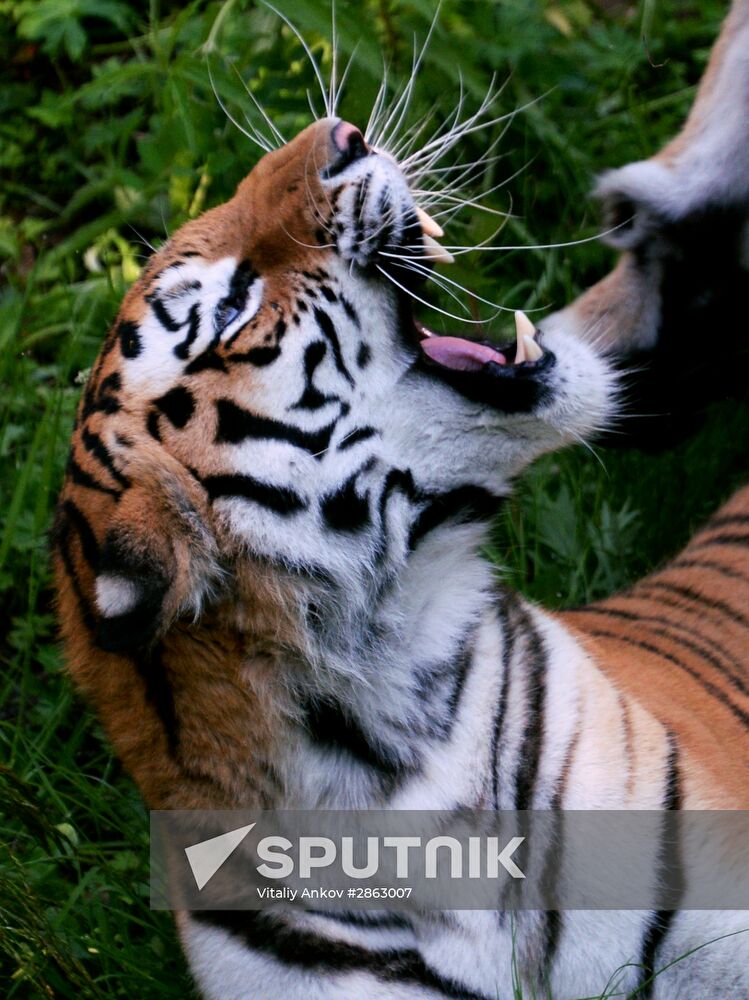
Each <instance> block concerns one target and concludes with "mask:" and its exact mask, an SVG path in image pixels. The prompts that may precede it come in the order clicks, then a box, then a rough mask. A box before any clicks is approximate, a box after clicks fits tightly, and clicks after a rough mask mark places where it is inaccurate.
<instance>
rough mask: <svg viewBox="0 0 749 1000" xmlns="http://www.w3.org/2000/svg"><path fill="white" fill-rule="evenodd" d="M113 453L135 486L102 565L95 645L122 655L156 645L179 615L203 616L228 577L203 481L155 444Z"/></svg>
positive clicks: (121, 507) (106, 543) (110, 531)
mask: <svg viewBox="0 0 749 1000" xmlns="http://www.w3.org/2000/svg"><path fill="white" fill-rule="evenodd" d="M109 446H110V450H111V451H112V453H113V454H114V455H116V458H117V464H118V466H120V467H121V470H122V472H123V474H125V475H126V476H127V478H128V480H129V482H130V483H131V485H130V487H129V488H128V489H127V490H125V492H124V493H123V495H122V496H121V498H120V500H119V502H118V504H117V507H116V509H115V510H114V512H113V513H114V516H113V517H112V518H111V520H110V522H109V525H108V527H107V531H106V534H105V536H104V539H103V543H102V545H101V549H100V552H99V558H98V560H97V572H96V583H95V605H96V611H97V616H96V617H97V623H96V642H97V644H98V645H99V646H100V647H101V648H102V649H105V650H107V651H108V652H119V653H122V652H129V651H134V650H139V649H144V648H147V647H148V646H150V645H152V644H153V642H155V641H156V640H157V639H158V638H160V636H162V635H163V634H164V633H165V632H166V631H167V629H168V628H169V626H170V625H171V624H172V622H173V621H174V620H175V618H177V617H178V616H179V615H182V614H190V615H192V616H193V617H197V616H198V615H199V614H200V610H201V607H202V606H203V604H204V602H205V600H206V599H207V598H210V597H211V596H212V595H213V594H214V593H215V592H216V590H217V589H218V587H219V586H220V582H221V579H222V575H223V573H222V569H221V566H220V563H219V556H218V549H217V545H216V541H215V538H214V536H213V533H212V531H211V530H210V528H209V519H210V511H209V509H208V504H207V498H206V496H205V492H204V491H203V489H202V487H201V486H200V484H199V483H198V482H197V480H196V479H194V477H193V476H191V474H190V473H189V472H188V471H187V470H186V469H185V468H184V467H183V466H182V465H180V464H179V463H177V462H176V461H175V460H174V459H173V458H172V456H170V455H169V454H168V453H167V452H166V451H165V450H164V449H163V448H162V447H161V446H160V445H158V444H157V443H156V442H153V443H152V442H150V441H143V442H139V443H138V445H137V446H134V445H131V444H129V443H128V445H127V446H126V447H125V446H123V445H122V444H121V443H119V446H118V444H117V443H110V445H109Z"/></svg>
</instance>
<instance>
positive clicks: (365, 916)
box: [304, 909, 413, 930]
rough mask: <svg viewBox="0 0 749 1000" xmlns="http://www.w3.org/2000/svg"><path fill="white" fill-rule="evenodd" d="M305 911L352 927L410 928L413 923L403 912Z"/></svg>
mask: <svg viewBox="0 0 749 1000" xmlns="http://www.w3.org/2000/svg"><path fill="white" fill-rule="evenodd" d="M304 912H305V913H309V914H312V916H315V917H324V918H325V919H327V920H336V921H337V922H338V923H339V924H348V925H349V926H352V927H377V928H383V927H385V928H391V929H393V930H412V929H413V924H412V923H411V921H410V920H409V919H408V917H407V916H406V915H405V914H403V913H391V912H389V911H388V912H386V913H372V912H370V911H369V910H312V909H305V911H304Z"/></svg>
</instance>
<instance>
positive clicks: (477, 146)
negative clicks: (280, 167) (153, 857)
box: [0, 0, 748, 998]
mask: <svg viewBox="0 0 749 1000" xmlns="http://www.w3.org/2000/svg"><path fill="white" fill-rule="evenodd" d="M279 6H280V7H281V8H282V9H283V10H284V11H285V12H286V13H287V14H288V15H289V16H290V17H291V18H293V20H294V22H295V24H296V25H297V26H298V27H299V29H300V30H301V31H302V32H303V33H304V34H305V37H307V38H308V39H309V41H310V44H311V45H312V48H313V51H314V53H315V56H316V57H317V59H318V60H319V61H320V62H321V64H322V66H323V69H324V70H325V71H328V70H329V68H330V60H331V47H330V43H329V39H330V20H331V18H330V7H329V3H328V0H293V2H292V0H286V2H283V3H281V2H280V0H279ZM433 12H434V5H433V4H432V3H430V2H429V0H360V2H358V3H355V2H353V0H348V2H346V0H338V45H339V49H340V52H341V55H342V57H344V58H346V57H348V56H349V55H351V54H352V53H353V66H352V71H351V76H350V84H349V86H348V89H347V91H346V93H345V95H344V97H343V101H342V106H341V111H342V113H343V114H344V115H345V116H346V117H347V118H349V119H350V120H353V121H356V122H365V121H366V120H367V118H368V116H369V110H370V108H371V105H372V101H373V100H374V97H375V94H376V92H377V88H378V86H379V84H380V80H381V77H382V59H383V56H384V57H385V58H386V60H387V62H388V64H389V66H390V78H391V80H392V81H393V82H397V81H400V80H403V78H404V77H407V75H408V73H409V71H410V62H411V54H412V37H413V35H414V34H416V35H417V36H419V37H421V38H423V37H424V36H425V34H426V32H427V30H428V28H429V23H430V21H431V18H432V15H433ZM723 12H724V3H723V2H722V0H661V2H653V0H645V2H644V3H642V4H638V3H636V2H634V0H633V2H632V3H627V2H617V0H608V2H606V3H603V2H601V3H595V2H592V0H486V2H483V3H471V2H469V0H448V2H445V4H444V6H443V8H442V10H441V11H440V15H439V19H438V23H437V26H436V29H435V32H434V37H433V40H432V43H431V45H430V47H429V50H428V52H427V54H426V57H425V60H424V66H423V69H422V73H421V78H420V84H419V88H418V93H417V95H416V98H415V101H414V106H413V109H412V114H411V121H412V122H416V121H419V120H420V119H421V118H422V117H423V116H424V115H425V114H426V113H427V112H428V110H429V109H430V108H431V107H432V105H433V104H435V102H436V107H435V121H439V120H441V119H443V118H444V117H445V116H446V115H447V114H449V112H450V111H451V109H452V108H454V107H455V103H456V100H457V95H458V93H459V89H460V86H461V85H462V86H463V87H464V89H465V92H466V94H467V101H468V103H469V104H470V103H471V102H473V104H474V105H475V104H476V103H478V101H480V99H481V97H482V96H483V95H484V93H485V92H486V89H487V86H488V84H489V81H490V79H491V77H492V74H494V73H496V74H497V75H498V78H499V79H505V78H506V79H507V83H506V85H505V87H504V89H503V92H502V94H501V96H500V98H499V99H498V101H497V104H496V107H497V108H498V111H499V113H501V112H510V111H512V110H513V109H515V108H523V109H524V110H522V111H521V112H520V113H518V114H517V115H514V116H512V117H511V118H510V119H508V120H507V121H505V122H503V123H500V124H497V125H496V126H494V127H493V128H491V129H489V130H488V131H487V132H486V133H477V134H475V135H473V136H471V137H470V138H469V139H468V140H467V142H466V145H465V147H464V148H463V149H462V150H461V152H460V156H461V157H462V158H463V159H464V160H465V162H469V161H470V160H472V159H474V158H476V157H477V156H478V155H480V153H481V152H482V150H484V149H485V148H486V146H487V145H488V143H490V142H491V141H492V140H493V139H494V138H496V137H497V136H498V134H499V131H500V130H501V129H506V133H505V135H504V137H503V139H502V142H501V145H500V147H499V148H500V152H501V154H502V157H501V159H499V160H498V161H497V162H496V163H494V164H492V165H491V166H490V167H489V168H488V169H487V170H486V171H485V172H484V173H483V175H482V176H481V177H480V178H479V179H478V181H477V183H476V184H475V188H474V189H472V192H471V193H472V195H473V197H475V198H480V197H481V196H482V194H483V195H484V200H485V202H486V203H487V204H489V205H490V206H492V207H494V208H495V209H498V210H500V211H508V210H510V209H511V211H512V216H511V217H509V218H507V219H506V220H505V221H504V225H503V228H502V231H501V234H500V235H499V237H497V238H496V239H495V240H494V241H492V242H495V243H503V244H510V245H523V246H532V245H545V244H550V243H551V244H555V243H563V242H566V241H570V240H580V239H584V238H586V237H591V236H594V235H595V233H596V231H597V227H598V224H599V222H598V218H597V215H596V211H595V207H594V206H592V205H591V204H590V203H589V202H588V200H587V192H588V190H589V188H590V184H591V180H592V177H593V175H594V173H595V172H596V171H598V170H600V169H603V168H604V167H607V166H613V165H617V164H620V163H624V162H626V161H628V160H631V159H635V158H638V157H642V156H646V155H649V154H650V153H651V152H652V151H653V150H654V149H655V148H656V147H657V146H658V145H659V144H660V143H662V142H663V141H664V140H665V139H666V138H667V137H668V136H669V135H670V134H671V133H672V132H673V131H674V130H675V129H676V128H677V127H678V124H679V122H680V121H681V119H682V117H683V115H684V113H685V111H686V109H687V107H688V105H689V101H690V99H691V97H692V95H693V88H694V84H695V83H696V81H697V80H698V78H699V76H700V73H701V71H702V69H703V66H704V63H705V60H706V58H707V53H708V50H709V46H710V43H711V41H712V39H713V37H714V34H715V30H716V28H717V24H718V22H719V19H720V17H721V16H722V14H723ZM0 66H2V69H0V74H2V87H0V174H1V175H2V178H3V181H2V190H1V192H0V268H1V273H2V286H1V288H0V382H1V384H2V397H1V398H0V461H1V462H2V479H1V481H0V492H1V494H2V505H1V507H0V518H1V527H0V592H1V593H2V614H3V617H4V623H5V626H6V627H5V629H4V630H3V638H2V640H1V642H2V645H1V646H0V649H1V652H2V658H3V673H2V681H1V682H0V706H1V710H0V746H1V747H2V749H1V750H0V755H1V756H2V759H3V761H4V766H3V767H2V768H1V769H0V786H1V787H0V802H2V804H3V816H2V819H1V820H0V822H1V824H2V836H1V837H0V841H2V843H3V845H4V846H2V847H0V909H1V910H2V911H3V912H2V914H1V915H0V977H3V976H4V977H6V978H5V985H4V988H3V991H4V995H6V996H8V997H14V998H21V997H66V998H78V997H99V996H106V997H112V996H122V997H130V996H137V997H143V998H148V997H152V996H153V997H156V996H158V997H160V998H168V997H172V996H173V997H184V996H185V995H187V994H189V992H190V989H191V987H190V985H189V979H188V977H187V974H186V972H185V970H184V965H183V962H182V959H181V957H180V955H179V951H178V948H177V947H176V944H175V939H174V932H173V929H172V925H171V922H170V920H169V919H168V917H167V916H166V915H164V914H157V913H151V912H150V911H149V910H148V904H147V868H146V864H147V861H146V859H147V817H146V813H145V810H144V808H143V806H142V805H141V804H140V801H139V799H138V796H137V793H136V792H135V790H134V788H133V786H132V784H131V782H130V781H129V779H128V778H127V777H126V776H124V775H123V774H122V773H121V771H120V769H119V767H118V765H117V764H116V762H114V761H113V759H112V758H111V756H110V753H109V751H108V749H107V747H106V744H105V742H104V740H103V737H102V735H101V733H100V730H99V727H98V725H97V723H96V722H95V720H94V719H93V718H92V716H91V714H90V713H89V712H88V711H87V710H86V709H85V708H84V707H83V706H81V704H80V703H79V701H78V700H77V699H76V697H75V695H74V694H73V692H72V690H71V687H70V684H69V682H68V681H67V679H66V678H65V676H64V674H63V673H62V668H61V659H60V654H59V651H58V649H57V646H56V643H55V629H54V616H53V608H52V606H51V599H50V590H49V571H48V556H47V531H48V528H49V524H50V516H51V510H52V507H53V503H54V498H55V494H56V491H57V489H58V486H59V483H60V481H61V476H62V470H63V466H64V463H65V458H66V449H67V437H68V434H69V430H70V427H71V425H72V419H73V411H74V407H75V403H76V399H77V396H78V393H79V391H80V382H81V373H83V372H85V370H86V369H87V367H88V366H89V365H90V364H91V362H92V360H93V358H94V356H95V354H96V351H97V345H98V344H99V343H100V342H101V339H102V336H103V334H104V332H105V330H106V329H107V327H108V325H109V324H110V323H111V321H112V320H113V318H114V315H115V313H116V309H117V306H118V303H119V300H120V298H121V296H122V295H123V293H124V291H125V289H126V287H127V285H128V284H129V282H131V281H132V280H133V278H134V277H135V275H136V274H137V272H138V268H139V267H140V265H141V263H142V260H143V259H144V257H145V256H146V254H147V252H148V250H147V247H148V245H149V244H154V245H156V244H158V243H160V242H162V241H163V240H164V239H165V238H166V235H167V234H168V233H170V232H173V231H174V230H175V229H176V228H177V227H178V226H179V225H180V224H181V223H182V222H184V221H185V220H187V219H189V218H192V217H194V216H195V215H197V214H199V212H200V211H201V210H202V209H203V208H204V207H207V206H209V205H212V204H216V203H218V202H220V201H221V200H223V199H225V198H226V197H228V196H229V195H230V194H231V193H232V191H233V189H234V187H235V185H236V184H237V182H238V181H239V180H240V179H241V178H242V176H243V175H244V174H245V173H246V172H247V171H248V169H249V168H250V167H251V166H252V164H253V163H254V162H255V161H256V159H257V157H258V155H259V151H258V150H257V149H256V148H255V147H254V146H253V145H252V144H251V143H250V142H248V140H247V139H246V138H245V136H244V135H242V133H241V132H240V131H239V130H238V129H237V128H235V126H234V125H233V124H232V123H231V122H230V121H229V119H228V118H227V115H226V114H225V112H224V110H222V107H221V106H220V105H221V103H223V104H224V105H225V106H226V108H227V109H228V110H229V112H230V113H231V115H232V116H233V117H234V118H236V119H237V120H238V121H239V122H242V121H243V120H244V119H243V115H244V113H245V112H246V113H247V114H248V115H251V116H253V112H252V106H251V102H250V100H249V99H248V97H247V94H246V90H245V88H249V90H250V91H251V92H252V93H253V94H254V95H255V97H256V98H257V99H258V101H259V102H260V103H261V104H262V105H263V107H264V108H265V109H266V110H267V112H268V114H269V115H270V117H271V118H272V120H273V121H274V123H275V124H276V126H277V127H278V128H279V129H280V130H281V132H283V133H284V134H285V135H288V136H291V135H293V134H294V133H295V132H296V131H297V130H298V129H300V128H301V127H303V126H304V125H305V124H307V123H308V121H309V119H310V110H309V106H308V100H307V92H308V91H309V92H310V93H311V94H313V96H314V94H315V92H316V83H315V80H314V77H313V73H312V69H311V66H310V64H309V62H308V60H307V59H306V58H305V56H304V52H303V50H302V47H301V45H300V43H299V40H298V39H297V38H296V37H295V36H294V34H293V32H292V31H290V30H289V29H288V28H287V27H286V26H284V25H283V23H282V21H281V20H280V19H279V18H278V17H277V16H276V15H275V14H274V13H273V12H272V11H270V10H268V9H267V8H265V7H263V6H261V5H257V4H253V3H250V2H243V0H228V2H226V3H223V4H221V3H216V2H207V0H193V2H191V3H186V4H180V3H173V2H167V0H162V2H161V3H159V2H158V0H151V2H150V4H148V5H144V4H138V3H136V2H134V0H128V2H126V0H0ZM211 79H212V80H213V84H212V82H211ZM461 80H462V84H461ZM214 88H215V93H214ZM216 95H218V96H219V97H220V101H219V99H218V97H217V96H216ZM253 117H256V116H253ZM506 179H507V183H506V184H505V185H504V186H503V187H500V188H499V189H498V190H497V191H495V192H491V189H492V188H494V186H495V185H497V184H498V183H500V182H501V181H503V180H506ZM496 221H497V219H496V217H493V216H490V215H486V214H482V213H480V212H478V211H473V210H470V209H468V210H466V211H464V212H462V213H461V214H460V215H459V216H458V217H457V218H456V219H455V220H453V221H452V222H451V223H450V233H451V236H454V239H451V242H454V243H466V244H474V243H478V242H480V241H481V240H484V239H487V237H489V236H490V235H491V232H492V229H493V228H494V227H495V224H496ZM459 259H460V261H461V263H460V264H458V266H457V267H456V269H455V270H454V271H451V272H450V276H451V277H454V278H455V280H457V281H461V282H463V283H465V284H466V285H467V286H468V287H469V288H471V289H472V290H473V291H475V292H476V293H477V294H478V295H481V296H483V297H485V298H488V299H490V300H492V301H497V302H501V303H503V304H504V305H506V306H509V307H512V308H520V307H524V308H527V309H535V308H544V309H548V308H550V307H554V306H558V305H560V304H562V303H564V302H566V301H569V300H570V299H571V298H572V297H573V296H574V294H575V293H576V292H577V291H578V290H579V289H580V288H581V287H584V286H585V285H586V284H587V283H589V282H591V281H592V280H595V278H597V277H598V276H600V274H601V273H603V271H604V269H605V268H606V267H607V266H608V263H609V261H608V256H607V252H606V251H605V250H604V249H603V248H602V247H601V246H600V245H598V244H596V243H595V242H587V243H582V244H579V245H577V246H570V247H567V248H561V249H556V250H544V249H534V250H527V251H524V252H520V251H511V252H509V251H508V252H504V253H492V252H487V253H483V254H482V253H479V254H470V255H466V256H465V257H461V258H459ZM463 261H465V263H463ZM435 301H439V300H438V299H437V298H435ZM441 301H442V302H443V305H444V304H448V305H449V304H450V303H451V300H449V299H444V300H441ZM452 308H455V305H454V303H452ZM490 312H491V310H488V309H487V310H486V313H487V314H488V313H490ZM435 322H439V319H438V318H435ZM504 322H505V321H504V320H503V319H502V318H501V316H500V317H499V318H498V319H497V320H495V321H494V322H493V323H492V324H489V327H490V332H491V331H497V332H498V333H499V332H501V327H502V324H503V323H504ZM747 423H748V421H747V416H746V414H745V412H744V410H743V409H742V408H741V407H739V406H736V405H733V404H720V405H719V406H717V407H716V408H715V409H714V411H713V412H711V414H710V415H709V418H708V420H707V422H706V424H705V427H704V428H703V430H702V431H701V432H700V434H699V435H698V436H696V437H694V438H692V439H691V440H688V441H685V442H684V443H683V444H681V445H680V446H679V447H678V448H677V449H676V450H674V451H673V452H670V453H668V454H664V455H658V456H646V455H642V454H640V453H633V452H625V451H621V452H619V451H609V450H607V451H601V452H600V453H599V454H598V456H596V455H594V454H591V453H589V452H584V451H577V452H571V453H570V454H567V455H563V456H555V457H553V458H549V459H547V460H544V461H542V462H540V463H539V464H538V465H537V466H535V467H534V469H532V470H531V472H530V473H529V474H528V475H527V476H526V477H525V479H524V480H523V482H522V483H521V484H520V490H519V494H518V499H517V500H515V501H513V502H512V504H511V505H509V507H508V510H507V513H506V515H505V516H504V517H503V518H502V519H501V523H500V524H499V525H498V528H497V532H496V538H495V542H494V545H493V552H494V554H495V556H496V559H497V561H498V562H499V563H500V564H501V565H502V566H504V567H505V570H506V573H507V575H508V577H509V578H510V579H511V580H512V581H513V582H514V583H516V584H517V585H518V586H520V587H522V588H523V589H525V590H526V591H527V592H528V593H529V594H530V595H531V596H533V597H535V598H538V599H541V600H543V601H544V602H546V603H549V604H552V605H562V604H569V603H574V602H579V601H582V600H587V599H590V598H593V597H597V596H600V595H602V594H605V593H608V592H610V591H612V590H614V589H615V588H617V587H619V586H621V585H623V584H624V583H626V582H627V581H628V580H630V579H632V578H633V577H635V576H637V575H639V574H641V573H642V572H644V571H646V570H647V569H648V568H649V567H652V566H653V565H654V564H656V563H658V562H659V561H660V560H661V559H662V558H664V557H665V556H666V555H667V554H668V553H670V552H671V551H673V550H674V549H676V548H677V547H678V546H679V545H680V544H682V542H683V541H684V540H685V538H686V537H687V536H688V534H689V532H690V531H691V530H692V528H693V527H694V526H695V524H696V523H697V522H698V521H699V520H700V519H701V518H702V517H703V516H704V515H705V514H706V513H708V512H709V510H710V509H712V508H713V507H714V506H715V505H716V503H717V502H718V501H719V500H720V499H721V498H722V496H723V495H725V494H726V493H727V492H728V490H729V489H730V487H731V485H732V484H733V483H734V482H735V481H736V479H737V477H738V476H739V475H740V474H741V473H742V472H743V471H744V470H745V469H746V467H747V457H748V456H747V446H746V443H745V442H746V441H747V433H746V432H747Z"/></svg>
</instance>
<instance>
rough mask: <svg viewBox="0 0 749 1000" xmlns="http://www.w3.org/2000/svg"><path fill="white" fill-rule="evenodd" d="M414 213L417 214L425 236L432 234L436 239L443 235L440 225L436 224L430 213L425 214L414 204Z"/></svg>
mask: <svg viewBox="0 0 749 1000" xmlns="http://www.w3.org/2000/svg"><path fill="white" fill-rule="evenodd" d="M416 215H417V216H418V219H419V222H420V223H421V229H422V232H423V233H424V235H425V236H433V237H434V238H435V239H437V240H438V239H439V238H440V237H441V236H444V235H445V232H444V230H443V228H442V226H440V225H438V224H437V223H436V222H435V221H434V219H433V218H432V217H431V215H427V213H426V212H425V211H424V209H423V208H419V206H418V205H417V206H416Z"/></svg>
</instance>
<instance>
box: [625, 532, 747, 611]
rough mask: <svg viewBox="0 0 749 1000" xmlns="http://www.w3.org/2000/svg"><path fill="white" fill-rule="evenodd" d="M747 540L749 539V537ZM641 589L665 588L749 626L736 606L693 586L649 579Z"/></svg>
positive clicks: (641, 585) (668, 591) (667, 591)
mask: <svg viewBox="0 0 749 1000" xmlns="http://www.w3.org/2000/svg"><path fill="white" fill-rule="evenodd" d="M747 540H748V541H749V539H747ZM639 589H643V590H665V591H666V593H671V594H678V596H679V597H683V598H684V599H685V600H687V601H692V602H693V603H694V604H698V605H701V606H702V607H704V608H710V609H711V610H712V611H719V612H720V613H721V614H723V615H726V617H728V618H730V619H731V621H733V622H738V623H740V624H741V625H743V626H744V627H745V628H749V618H747V617H746V615H744V614H742V613H741V612H740V611H737V610H736V608H733V607H731V605H730V604H726V602H725V601H720V600H718V599H717V598H715V597H707V596H706V595H705V594H702V593H700V591H699V590H694V589H693V588H692V587H684V586H682V585H681V584H678V583H668V582H667V581H666V580H647V581H643V583H642V584H640V586H639V587H638V590H639ZM654 600H656V598H654Z"/></svg>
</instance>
